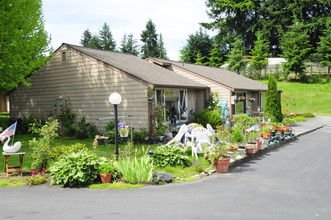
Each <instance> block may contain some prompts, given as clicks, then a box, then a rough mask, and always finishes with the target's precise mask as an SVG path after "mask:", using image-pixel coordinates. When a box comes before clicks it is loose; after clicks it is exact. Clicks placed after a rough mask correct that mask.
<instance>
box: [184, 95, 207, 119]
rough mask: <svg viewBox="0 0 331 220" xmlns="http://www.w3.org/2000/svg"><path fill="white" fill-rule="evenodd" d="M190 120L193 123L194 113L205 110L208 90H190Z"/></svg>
mask: <svg viewBox="0 0 331 220" xmlns="http://www.w3.org/2000/svg"><path fill="white" fill-rule="evenodd" d="M187 93H188V101H187V103H188V113H189V114H188V120H189V121H191V120H192V118H193V113H195V112H198V111H201V110H203V109H204V108H205V104H206V102H207V92H206V90H193V89H190V90H188V92H187Z"/></svg>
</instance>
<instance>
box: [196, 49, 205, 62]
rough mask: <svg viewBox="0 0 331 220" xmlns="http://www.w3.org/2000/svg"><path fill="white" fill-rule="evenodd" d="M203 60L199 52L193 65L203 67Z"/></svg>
mask: <svg viewBox="0 0 331 220" xmlns="http://www.w3.org/2000/svg"><path fill="white" fill-rule="evenodd" d="M204 59H205V57H204V56H202V54H201V53H200V52H198V53H197V56H196V58H195V64H198V65H204V63H203V60H204Z"/></svg>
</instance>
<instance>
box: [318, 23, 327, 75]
mask: <svg viewBox="0 0 331 220" xmlns="http://www.w3.org/2000/svg"><path fill="white" fill-rule="evenodd" d="M327 27H328V28H327V29H325V30H324V35H323V36H321V37H320V42H319V43H318V47H317V54H316V56H317V58H318V60H319V64H320V66H321V67H327V68H328V74H329V76H330V74H331V73H330V68H331V18H329V22H328V26H327Z"/></svg>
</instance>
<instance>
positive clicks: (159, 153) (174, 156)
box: [153, 145, 190, 167]
mask: <svg viewBox="0 0 331 220" xmlns="http://www.w3.org/2000/svg"><path fill="white" fill-rule="evenodd" d="M153 162H154V165H155V166H156V167H166V166H188V165H189V164H190V162H189V158H188V156H186V155H185V151H184V150H183V149H182V148H180V147H177V146H165V145H163V146H162V145H161V146H158V147H157V148H156V149H155V151H154V152H153Z"/></svg>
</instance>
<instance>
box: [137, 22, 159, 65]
mask: <svg viewBox="0 0 331 220" xmlns="http://www.w3.org/2000/svg"><path fill="white" fill-rule="evenodd" d="M140 36H141V39H140V40H141V41H142V42H143V45H142V47H141V58H143V59H145V58H147V57H158V56H159V51H158V40H157V36H158V35H157V34H156V28H155V24H154V23H153V21H152V20H151V19H150V20H148V22H147V23H146V29H145V30H144V31H142V33H141V35H140Z"/></svg>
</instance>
